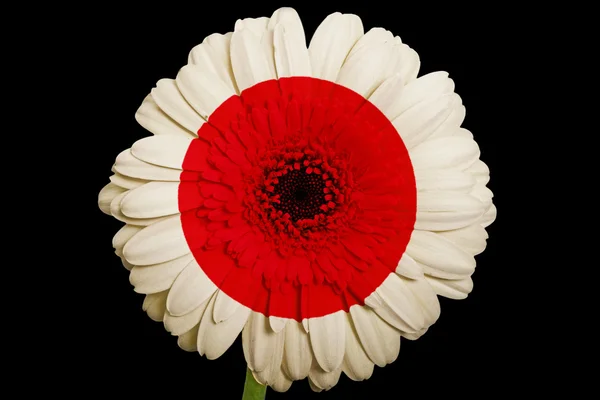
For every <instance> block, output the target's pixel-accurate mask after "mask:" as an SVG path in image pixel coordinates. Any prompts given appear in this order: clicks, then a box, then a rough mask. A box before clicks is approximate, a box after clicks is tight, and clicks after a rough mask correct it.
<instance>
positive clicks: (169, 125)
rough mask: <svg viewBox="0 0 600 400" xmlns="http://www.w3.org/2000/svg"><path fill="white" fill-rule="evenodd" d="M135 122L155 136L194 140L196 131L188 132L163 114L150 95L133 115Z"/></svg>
mask: <svg viewBox="0 0 600 400" xmlns="http://www.w3.org/2000/svg"><path fill="white" fill-rule="evenodd" d="M135 120H136V121H137V122H138V123H139V124H140V125H141V126H143V127H144V128H145V129H147V130H148V131H150V132H152V133H153V134H155V135H168V136H179V137H183V138H194V137H195V134H196V131H193V132H190V131H189V130H187V129H185V128H184V127H183V126H181V125H180V124H178V123H177V122H175V121H174V120H173V119H172V118H171V117H169V116H168V115H167V114H165V113H164V111H162V110H161V109H160V107H159V106H158V105H157V104H156V101H154V99H153V98H152V95H150V94H149V95H148V96H146V98H145V99H144V101H143V102H142V105H141V106H140V108H138V110H137V112H136V113H135Z"/></svg>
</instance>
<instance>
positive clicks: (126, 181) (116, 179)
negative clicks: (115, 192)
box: [108, 172, 149, 190]
mask: <svg viewBox="0 0 600 400" xmlns="http://www.w3.org/2000/svg"><path fill="white" fill-rule="evenodd" d="M108 179H110V181H111V182H112V183H114V184H115V185H117V186H119V187H122V188H123V189H128V190H129V189H135V188H136V187H140V186H142V185H143V184H145V183H148V182H149V181H147V180H144V179H136V178H130V177H128V176H125V175H121V174H119V173H118V172H117V173H114V174H113V175H111V176H109V177H108Z"/></svg>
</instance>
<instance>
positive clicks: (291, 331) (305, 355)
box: [283, 320, 313, 381]
mask: <svg viewBox="0 0 600 400" xmlns="http://www.w3.org/2000/svg"><path fill="white" fill-rule="evenodd" d="M312 361H313V356H312V350H311V347H310V341H309V339H308V335H307V334H306V332H304V329H303V328H302V325H301V324H300V323H298V322H296V321H293V320H290V321H288V323H287V324H286V326H285V346H284V352H283V370H284V371H285V373H286V374H287V375H288V376H289V377H290V378H292V379H293V380H295V381H297V380H300V379H304V378H306V377H307V376H308V371H309V370H310V366H311V364H312Z"/></svg>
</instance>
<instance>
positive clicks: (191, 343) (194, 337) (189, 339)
mask: <svg viewBox="0 0 600 400" xmlns="http://www.w3.org/2000/svg"><path fill="white" fill-rule="evenodd" d="M198 328H199V326H198V324H196V326H194V327H193V328H191V329H190V330H188V331H187V332H185V333H184V334H182V335H181V336H179V337H178V338H177V345H178V346H179V347H181V349H182V350H185V351H189V352H194V351H196V350H197V345H196V343H197V341H198Z"/></svg>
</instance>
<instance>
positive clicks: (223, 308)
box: [213, 290, 241, 331]
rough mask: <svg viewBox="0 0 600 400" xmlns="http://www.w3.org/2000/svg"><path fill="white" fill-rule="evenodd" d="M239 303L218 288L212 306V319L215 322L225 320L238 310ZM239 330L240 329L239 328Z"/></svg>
mask: <svg viewBox="0 0 600 400" xmlns="http://www.w3.org/2000/svg"><path fill="white" fill-rule="evenodd" d="M239 307H240V303H238V302H237V301H235V300H234V299H232V298H231V297H229V296H228V295H227V294H226V293H225V292H223V291H221V290H219V291H217V295H216V298H215V304H214V307H213V320H214V322H215V323H216V324H219V323H221V322H223V321H227V320H228V319H229V317H231V316H232V315H234V314H235V313H236V311H238V309H239ZM240 331H241V329H240Z"/></svg>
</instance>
